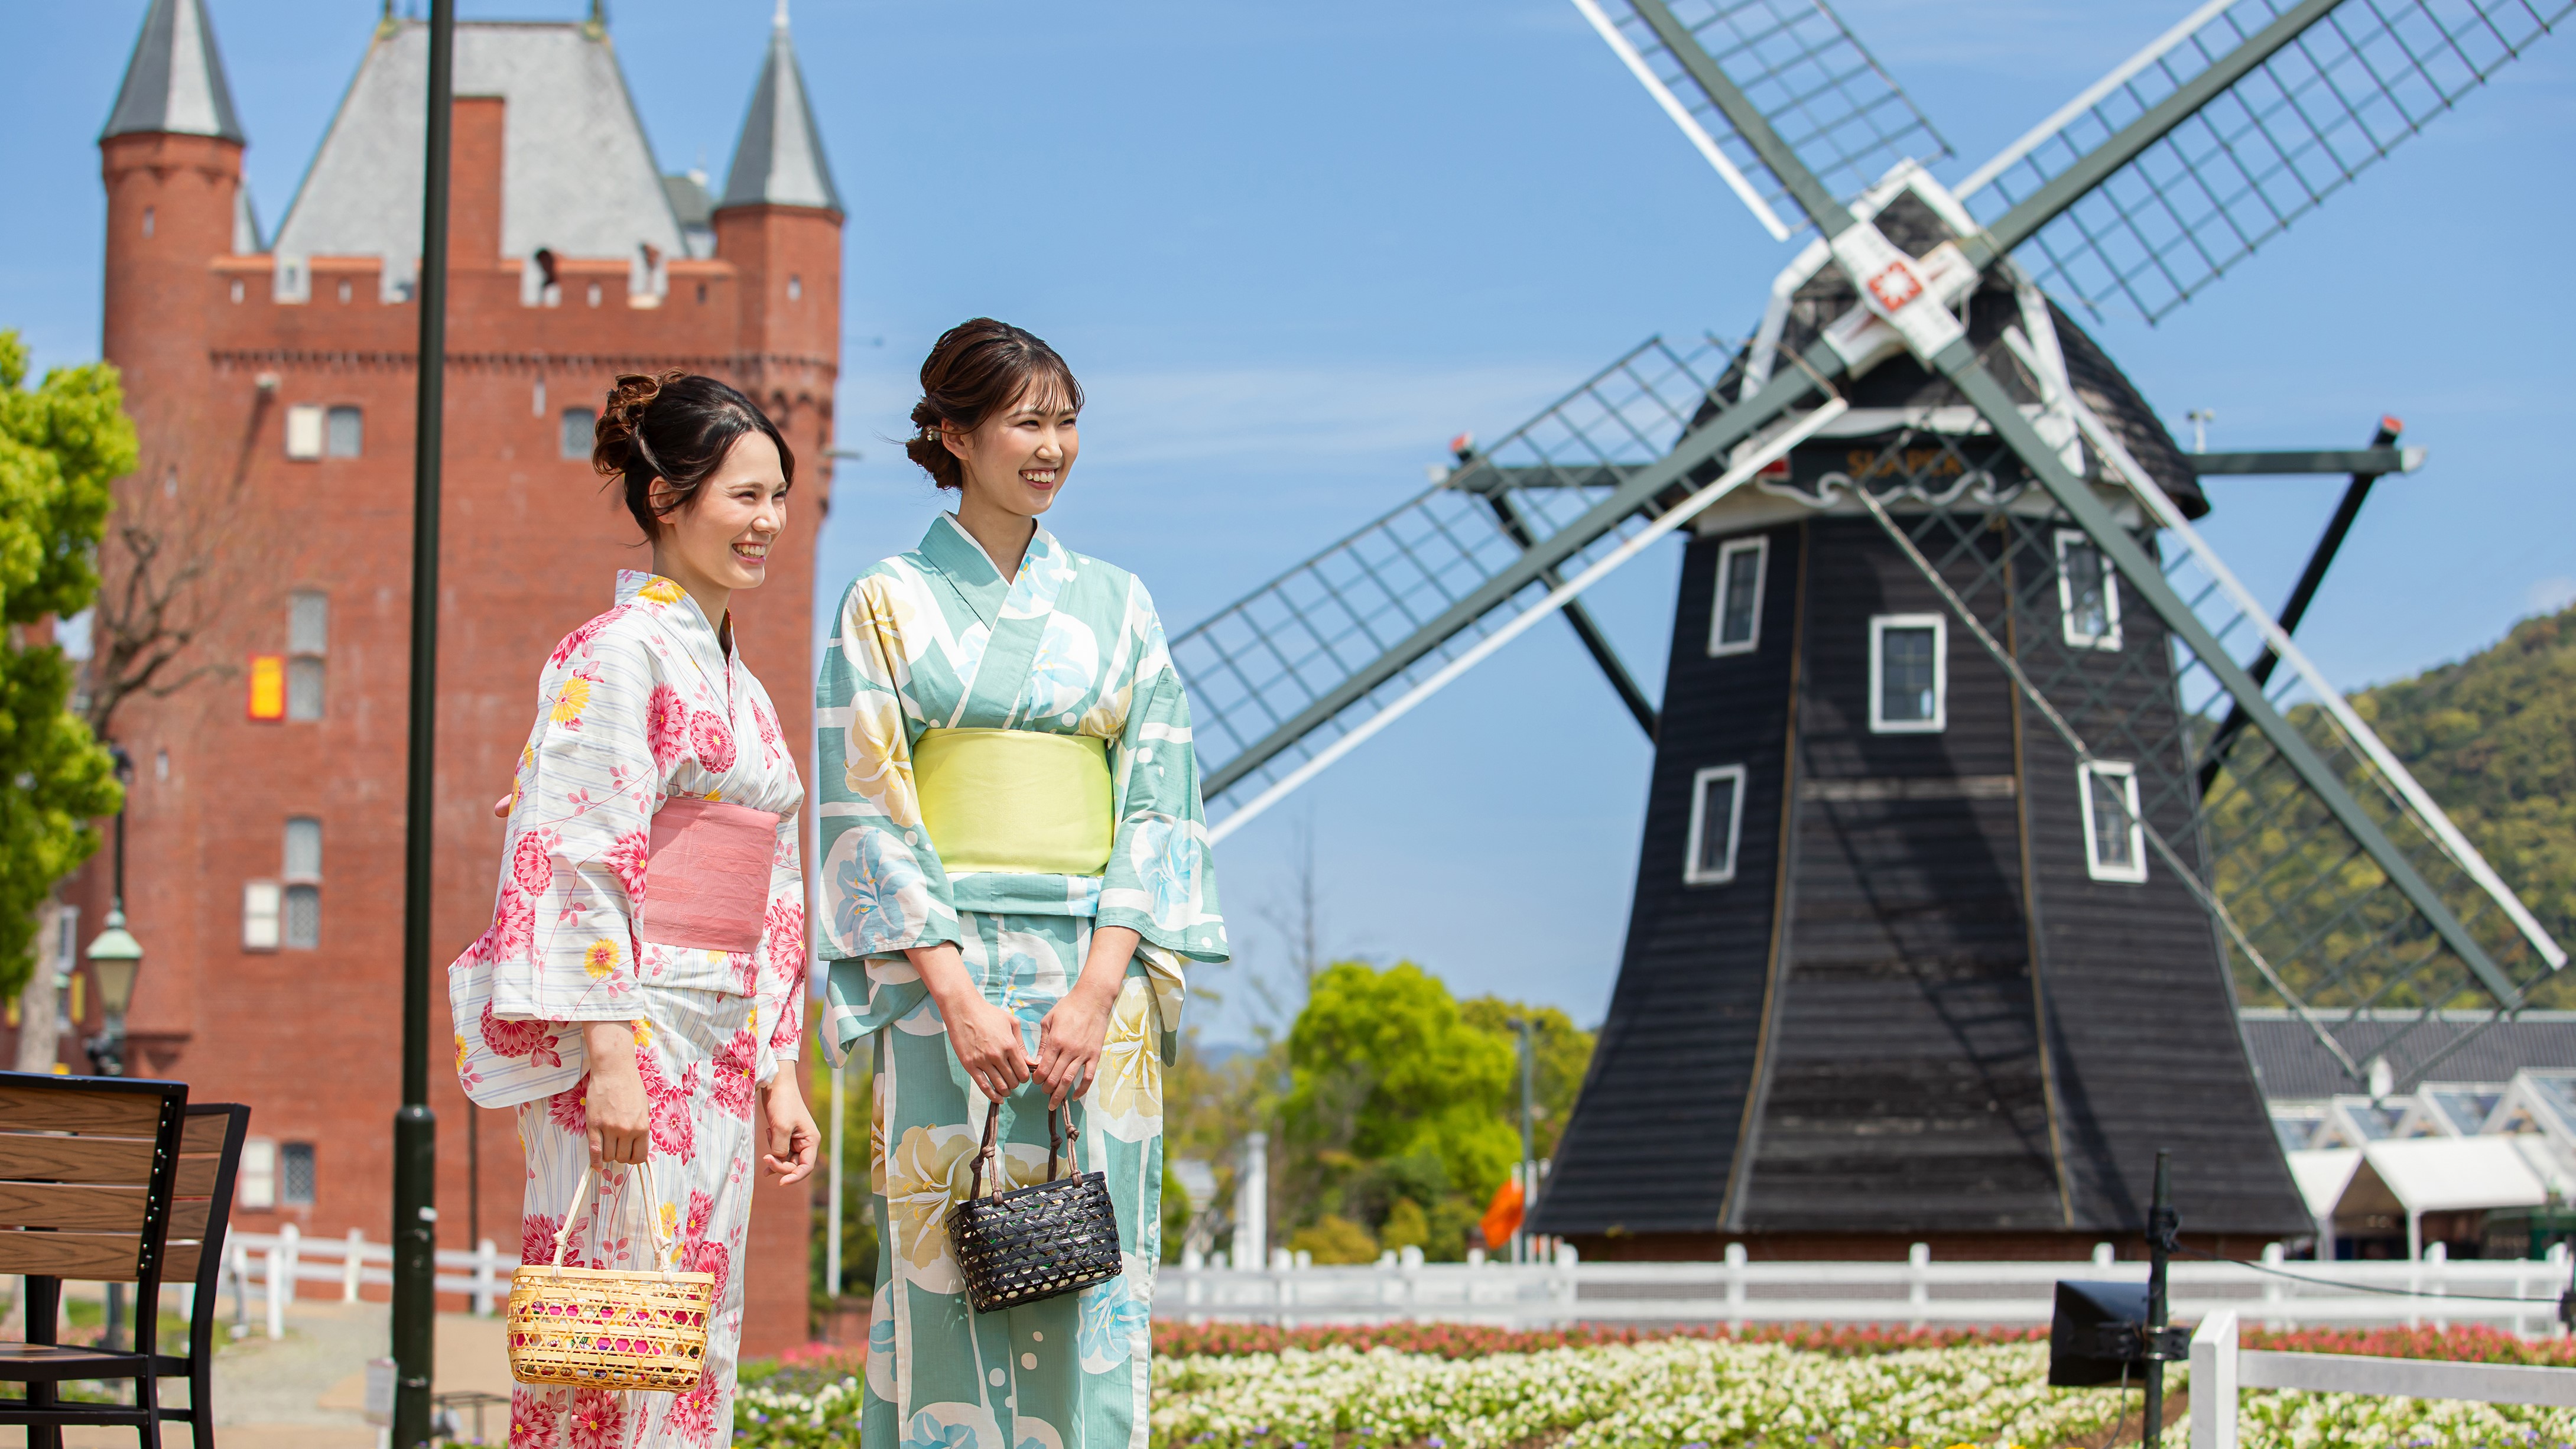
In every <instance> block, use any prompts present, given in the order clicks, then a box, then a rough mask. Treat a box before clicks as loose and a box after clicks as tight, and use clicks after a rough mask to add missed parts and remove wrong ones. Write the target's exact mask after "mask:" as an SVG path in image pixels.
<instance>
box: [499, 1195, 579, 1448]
mask: <svg viewBox="0 0 2576 1449" xmlns="http://www.w3.org/2000/svg"><path fill="white" fill-rule="evenodd" d="M561 1231H563V1219H561V1218H550V1217H547V1216H546V1215H545V1214H544V1213H530V1214H528V1215H527V1216H526V1217H523V1218H521V1219H519V1261H520V1262H522V1263H535V1264H546V1263H551V1262H553V1261H554V1260H555V1234H556V1233H559V1232H561ZM565 1251H566V1252H570V1251H571V1250H570V1249H566V1250H565ZM510 1413H511V1416H512V1421H513V1422H512V1432H513V1433H514V1434H515V1433H516V1432H517V1424H516V1419H517V1415H518V1406H517V1405H516V1404H513V1405H511V1408H510ZM547 1425H548V1428H549V1430H550V1431H551V1428H552V1426H553V1418H552V1416H551V1415H549V1416H548V1418H547ZM512 1442H513V1443H515V1442H517V1441H516V1440H515V1439H514V1440H513V1441H512Z"/></svg>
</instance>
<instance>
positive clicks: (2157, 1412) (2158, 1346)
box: [2145, 1148, 2182, 1449]
mask: <svg viewBox="0 0 2576 1449" xmlns="http://www.w3.org/2000/svg"><path fill="white" fill-rule="evenodd" d="M2181 1226H2182V1219H2181V1218H2180V1217H2178V1216H2176V1215H2175V1213H2174V1210H2173V1154H2172V1153H2170V1152H2167V1151H2165V1150H2164V1149H2163V1148H2158V1149H2156V1200H2155V1205H2154V1206H2152V1207H2150V1208H2148V1209H2147V1404H2146V1435H2145V1438H2146V1449H2156V1446H2157V1443H2158V1441H2159V1440H2161V1439H2162V1438H2163V1437H2164V1431H2165V1360H2166V1358H2167V1357H2168V1356H2169V1355H2170V1354H2171V1352H2172V1350H2171V1346H2170V1345H2168V1344H2167V1343H2166V1342H2165V1337H2166V1335H2165V1269H2166V1267H2167V1265H2168V1264H2169V1263H2170V1262H2171V1260H2172V1258H2173V1252H2174V1248H2175V1247H2176V1246H2177V1244H2176V1243H2175V1241H2174V1233H2175V1230H2176V1229H2178V1228H2180V1227H2181Z"/></svg>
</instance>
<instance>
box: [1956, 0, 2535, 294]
mask: <svg viewBox="0 0 2576 1449" xmlns="http://www.w3.org/2000/svg"><path fill="white" fill-rule="evenodd" d="M2297 8H2298V0H2237V3H2236V4H2233V5H2230V6H2227V7H2226V8H2225V9H2224V10H2223V11H2221V12H2219V13H2218V14H2215V15H2213V16H2210V17H2209V18H2208V19H2207V20H2206V21H2205V22H2204V23H2203V24H2201V25H2200V26H2199V27H2198V28H2197V29H2195V30H2193V31H2191V32H2190V34H2189V35H2188V36H2186V37H2183V38H2181V39H2180V40H2179V41H2178V42H2176V43H2175V44H2173V45H2172V46H2171V47H2170V48H2169V49H2166V50H2165V51H2164V52H2163V53H2162V54H2161V55H2157V56H2155V57H2154V58H2152V59H2150V60H2148V61H2146V63H2145V64H2143V65H2139V66H2138V67H2137V69H2136V70H2135V73H2134V74H2131V75H2129V76H2127V77H2126V78H2125V79H2123V80H2120V81H2119V82H2118V83H2117V84H2115V85H2113V86H2111V87H2110V89H2109V90H2108V91H2107V92H2106V93H2105V94H2103V95H2102V96H2101V97H2100V99H2099V100H2097V101H2095V102H2094V103H2093V104H2092V105H2091V106H2089V107H2088V108H2086V109H2084V110H2083V111H2081V112H2080V113H2079V114H2077V115H2075V116H2074V117H2073V118H2072V119H2070V120H2068V121H2067V122H2066V124H2065V125H2063V126H2062V127H2060V128H2059V129H2058V130H2057V131H2056V132H2055V133H2054V134H2053V135H2049V136H2047V137H2045V138H2044V139H2040V140H2038V141H2037V142H2035V143H2033V144H2031V145H2030V146H2029V148H2028V149H2027V150H2026V151H2024V152H2023V154H2021V155H2020V156H2019V157H2018V158H2017V159H2014V160H2011V161H2010V162H2009V164H2007V165H2005V166H2003V167H2002V168H2001V169H2000V171H1996V170H1995V168H1994V164H1993V163H1991V162H1990V163H1988V166H1987V167H1984V168H1980V170H1979V172H1978V173H1977V175H1978V177H1980V178H1982V177H1985V176H1987V175H1988V174H1989V173H1993V174H1992V184H1991V185H1990V186H1982V187H1981V186H1974V185H1972V186H1970V187H1968V188H1967V189H1968V190H1973V191H1974V192H1975V194H1974V195H1973V196H1970V197H1968V200H1969V204H1970V206H1971V209H1972V210H1974V211H1975V212H1976V214H1977V216H1978V219H1979V220H1981V221H1985V222H1993V221H1994V220H1996V219H1997V218H1998V217H2000V216H2001V215H2003V213H2004V212H2006V211H2007V210H2009V209H2010V208H2011V207H2012V206H2013V205H2014V204H2016V203H2018V202H2020V201H2021V200H2023V199H2024V198H2026V197H2028V196H2030V195H2032V194H2033V193H2035V192H2037V191H2039V190H2040V189H2041V188H2042V187H2043V186H2046V185H2047V184H2048V183H2049V182H2050V181H2052V180H2054V179H2055V178H2057V177H2059V176H2060V175H2063V174H2065V173H2068V172H2070V171H2073V170H2074V169H2076V168H2078V167H2080V166H2082V165H2084V164H2085V162H2086V160H2087V158H2088V157H2091V156H2092V155H2093V154H2094V153H2095V152H2096V151H2097V150H2098V149H2099V148H2101V147H2102V146H2103V145H2104V143H2105V142H2107V141H2109V140H2110V139H2111V137H2113V136H2114V135H2115V134H2117V133H2118V132H2119V131H2120V130H2121V129H2122V128H2123V127H2125V126H2128V125H2129V124H2131V123H2132V122H2134V121H2137V120H2138V119H2139V118H2140V117H2142V116H2144V115H2145V114H2146V113H2147V112H2148V111H2149V110H2151V109H2152V108H2153V107H2155V106H2156V105H2157V104H2158V103H2160V102H2163V101H2165V100H2167V99H2168V98H2170V97H2172V96H2174V95H2175V94H2176V93H2177V92H2179V91H2181V90H2182V89H2183V88H2184V87H2186V86H2188V85H2190V84H2191V83H2192V82H2193V81H2194V79H2195V78H2198V77H2201V76H2203V75H2204V74H2207V73H2209V72H2210V71H2211V68H2212V67H2213V66H2216V65H2219V64H2221V63H2222V62H2223V60H2224V59H2225V57H2227V56H2228V55H2229V54H2230V53H2232V52H2235V51H2236V50H2237V49H2238V47H2240V46H2242V45H2244V44H2245V43H2246V42H2247V41H2248V40H2249V39H2251V38H2252V37H2254V36H2255V35H2256V33H2257V32H2259V31H2261V30H2263V29H2264V28H2265V27H2266V26H2269V25H2271V24H2272V23H2273V22H2275V21H2276V20H2279V19H2280V18H2281V17H2283V16H2284V15H2287V14H2289V13H2291V12H2292V11H2294V10H2295V9H2297ZM2571 12H2576V0H2344V3H2342V4H2339V5H2335V6H2333V7H2332V8H2331V9H2329V10H2327V11H2326V13H2325V14H2324V15H2323V16H2322V17H2321V18H2320V19H2318V20H2317V21H2315V22H2314V23H2313V24H2311V25H2309V26H2308V27H2307V29H2306V30H2304V31H2302V32H2301V33H2300V34H2299V36H2298V38H2297V39H2295V40H2293V41H2291V42H2290V43H2289V44H2288V45H2286V46H2283V47H2282V48H2281V49H2280V50H2279V51H2277V52H2276V53H2274V54H2273V55H2272V56H2271V58H2270V59H2268V60H2265V61H2264V62H2262V63H2261V64H2260V65H2258V66H2256V67H2255V68H2254V69H2253V70H2251V71H2249V72H2247V73H2246V74H2245V75H2244V76H2243V77H2241V78H2240V79H2238V80H2237V81H2236V82H2235V83H2234V84H2232V85H2229V86H2227V87H2226V88H2225V89H2223V90H2221V91H2220V92H2218V94H2217V95H2215V96H2213V97H2211V98H2210V99H2209V100H2208V101H2207V102H2205V103H2204V104H2203V105H2202V106H2201V107H2200V108H2199V109H2198V110H2197V111H2196V112H2194V113H2193V114H2192V115H2191V116H2190V117H2189V118H2188V119H2186V120H2184V121H2183V122H2182V123H2181V124H2179V125H2177V126H2175V127H2174V128H2173V129H2172V130H2171V131H2170V132H2168V133H2167V134H2166V135H2165V136H2164V137H2163V138H2162V139H2160V140H2158V141H2156V142H2155V143H2154V144H2153V145H2151V146H2149V147H2147V148H2146V149H2145V150H2144V151H2143V152H2141V153H2139V154H2138V155H2137V156H2136V157H2135V158H2134V159H2132V160H2130V161H2129V162H2128V163H2127V164H2125V165H2123V166H2120V167H2119V168H2118V169H2116V170H2114V171H2113V172H2112V173H2111V174H2110V175H2109V176H2107V177H2105V178H2104V179H2103V180H2102V181H2101V182H2100V183H2099V184H2098V185H2096V186H2094V187H2093V188H2092V189H2091V190H2090V191H2088V192H2086V193H2085V194H2084V195H2083V196H2082V197H2081V198H2079V199H2078V200H2076V201H2075V202H2074V203H2073V204H2072V205H2070V206H2068V207H2067V208H2066V209H2065V210H2064V211H2062V212H2060V213H2059V214H2058V215H2057V216H2056V218H2055V219H2054V220H2052V221H2050V222H2048V223H2047V224H2046V225H2045V226H2043V227H2041V228H2040V230H2039V231H2038V232H2037V234H2036V235H2034V236H2032V237H2031V239H2030V240H2029V241H2028V242H2026V243H2024V244H2023V245H2022V246H2021V247H2020V248H2019V250H2018V252H2017V256H2018V257H2019V259H2020V260H2021V262H2022V263H2023V265H2024V266H2026V267H2028V268H2029V269H2030V270H2031V272H2032V273H2033V274H2034V275H2035V276H2036V277H2037V278H2038V280H2039V281H2040V283H2041V284H2042V285H2043V286H2046V287H2048V288H2049V289H2050V290H2051V291H2053V292H2055V293H2057V294H2058V295H2060V296H2072V297H2077V298H2081V299H2082V300H2083V301H2084V302H2085V303H2086V304H2087V305H2089V306H2091V307H2092V308H2093V309H2094V310H2095V311H2097V312H2098V311H2100V310H2101V309H2102V308H2103V307H2105V306H2107V305H2110V304H2113V303H2115V302H2118V303H2126V304H2127V305H2129V306H2133V307H2135V308H2136V309H2137V310H2138V311H2139V312H2140V313H2141V314H2142V315H2144V316H2145V317H2146V319H2147V320H2148V321H2150V322H2152V321H2155V320H2157V319H2158V318H2161V317H2163V316H2164V315H2165V314H2166V313H2168V312H2171V311H2172V310H2173V309H2175V308H2176V307H2179V306H2181V305H2182V304H2183V303H2184V302H2186V301H2188V300H2190V298H2191V297H2192V296H2193V294H2195V293H2197V292H2199V291H2200V290H2201V289H2202V288H2204V287H2206V286H2208V285H2209V284H2210V283H2211V282H2213V281H2215V280H2217V278H2218V277H2219V276H2220V275H2221V274H2222V273H2224V272H2225V271H2226V270H2227V269H2228V268H2229V267H2231V266H2234V265H2235V264H2236V263H2238V262H2240V261H2242V260H2244V259H2245V258H2246V257H2248V256H2250V255H2252V254H2253V252H2254V250H2255V249H2256V248H2257V247H2259V246H2261V245H2262V244H2263V243H2264V242H2265V241H2267V240H2269V239H2270V238H2272V237H2273V236H2275V235H2277V234H2279V233H2280V232H2281V231H2283V230H2284V229H2286V228H2287V227H2288V226H2289V225H2290V223H2291V222H2293V221H2295V220H2297V219H2298V218H2299V217H2300V216H2302V215H2304V214H2305V213H2307V212H2309V211H2311V210H2313V209H2315V207H2316V206H2317V205H2318V204H2319V203H2321V202H2323V201H2324V200H2325V199H2326V198H2327V197H2328V196H2331V195H2333V194H2334V193H2335V192H2337V191H2339V190H2341V189H2342V188H2343V187H2344V186H2345V185H2346V184H2348V183H2349V182H2351V181H2352V179H2353V178H2354V177H2356V176H2358V175H2359V174H2360V173H2361V172H2362V171H2363V170H2365V169H2367V168H2368V167H2369V166H2370V165H2371V163H2373V162H2375V161H2377V160H2379V159H2380V158H2381V157H2383V156H2385V155H2387V154H2388V152H2389V151H2390V149H2392V148H2393V147H2395V146H2396V145H2397V144H2398V143H2399V142H2401V141H2404V140H2405V139H2406V138H2407V137H2409V136H2412V135H2414V134H2415V133H2416V132H2417V131H2419V130H2421V129H2423V127H2424V125H2425V123H2426V122H2428V121H2430V120H2431V119H2432V118H2433V117H2435V116H2437V115H2440V114H2441V113H2442V112H2443V111H2445V110H2448V109H2449V108H2450V107H2451V106H2452V105H2453V104H2454V103H2456V102H2457V101H2458V100H2459V99H2460V98H2461V97H2462V96H2464V95H2466V94H2467V93H2468V92H2470V91H2471V90H2474V89H2475V88H2476V87H2477V86H2478V85H2479V84H2481V83H2482V82H2484V81H2485V80H2486V79H2487V77H2489V76H2491V75H2493V74H2494V73H2495V72H2496V70H2497V69H2498V68H2499V67H2501V66H2502V65H2504V64H2505V62H2507V61H2509V60H2512V59H2513V58H2514V57H2515V56H2516V55H2518V54H2520V53H2521V52H2522V50H2523V49H2524V48H2526V47H2528V46H2529V45H2530V44H2531V43H2532V42H2534V41H2536V40H2538V39H2540V38H2541V37H2542V36H2544V35H2546V34H2548V33H2549V32H2550V30H2551V29H2552V28H2553V27H2555V26H2557V25H2558V24H2560V23H2562V22H2563V21H2565V20H2566V19H2567V17H2568V16H2569V14H2570V13H2571ZM2131 64H2132V65H2136V64H2137V63H2136V62H2135V61H2133V62H2132V63H2131ZM2124 69H2126V67H2124ZM2115 74H2116V72H2115ZM2221 74H2223V72H2221ZM2079 99H2080V98H2079ZM2009 154H2010V153H2009V152H2008V153H2007V155H2009ZM1999 159H2000V158H1999Z"/></svg>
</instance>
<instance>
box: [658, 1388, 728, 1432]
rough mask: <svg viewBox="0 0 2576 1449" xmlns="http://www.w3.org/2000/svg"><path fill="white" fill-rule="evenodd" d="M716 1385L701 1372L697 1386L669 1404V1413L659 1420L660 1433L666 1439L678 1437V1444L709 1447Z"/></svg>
mask: <svg viewBox="0 0 2576 1449" xmlns="http://www.w3.org/2000/svg"><path fill="white" fill-rule="evenodd" d="M715 1400H716V1385H715V1383H714V1381H713V1380H712V1378H711V1377H710V1376H709V1375H708V1374H707V1373H706V1372H704V1371H703V1370H701V1371H700V1372H699V1374H698V1386H697V1387H696V1388H694V1389H691V1390H689V1391H688V1392H687V1393H685V1394H682V1395H680V1396H679V1397H677V1398H675V1399H673V1400H672V1401H671V1412H669V1413H667V1414H665V1415H663V1416H662V1433H663V1435H664V1436H665V1437H666V1438H669V1437H670V1436H675V1435H676V1436H678V1442H683V1443H689V1444H712V1443H714V1442H715V1432H716V1403H715Z"/></svg>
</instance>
